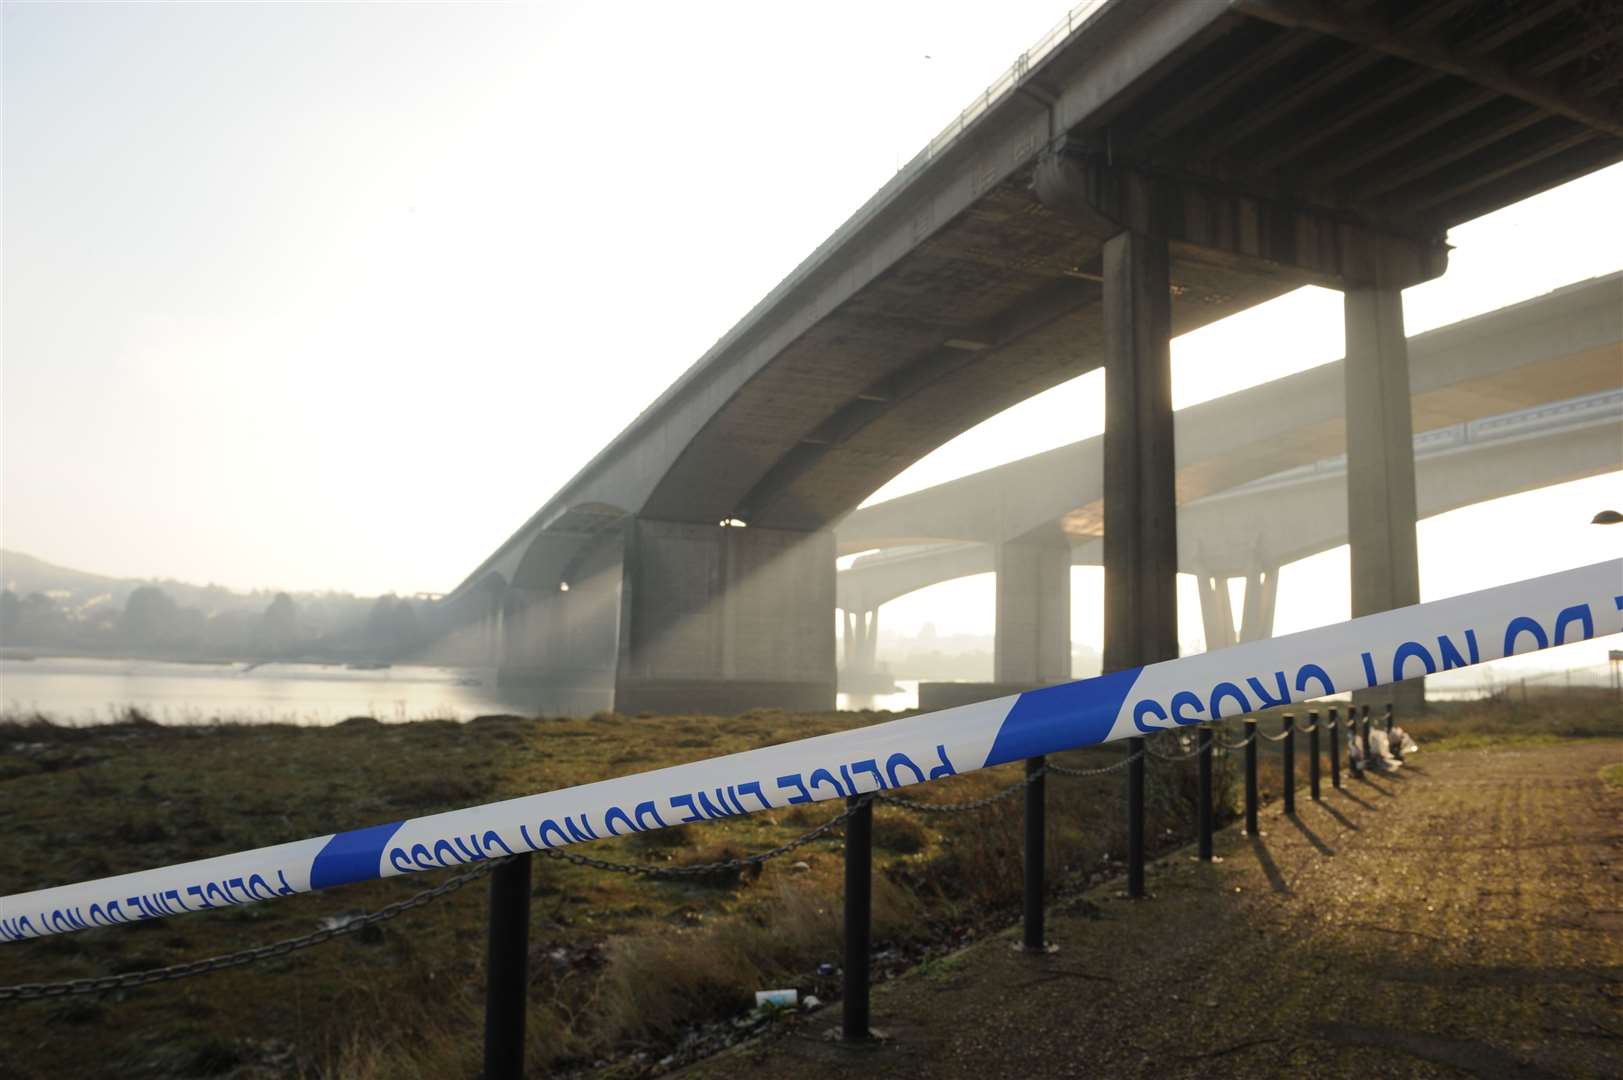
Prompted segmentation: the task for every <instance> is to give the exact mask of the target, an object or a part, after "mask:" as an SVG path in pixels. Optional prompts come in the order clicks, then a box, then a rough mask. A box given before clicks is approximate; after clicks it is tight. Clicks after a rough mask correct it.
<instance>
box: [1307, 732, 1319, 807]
mask: <svg viewBox="0 0 1623 1080" xmlns="http://www.w3.org/2000/svg"><path fill="white" fill-rule="evenodd" d="M1307 788H1308V792H1309V793H1310V794H1311V795H1312V796H1313V801H1314V802H1318V801H1319V714H1318V713H1317V712H1310V713H1308V714H1307Z"/></svg>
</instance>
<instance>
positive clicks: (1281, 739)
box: [1257, 731, 1291, 742]
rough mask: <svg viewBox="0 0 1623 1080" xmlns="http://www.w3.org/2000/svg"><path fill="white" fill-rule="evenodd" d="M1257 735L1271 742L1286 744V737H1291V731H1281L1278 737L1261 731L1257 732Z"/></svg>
mask: <svg viewBox="0 0 1623 1080" xmlns="http://www.w3.org/2000/svg"><path fill="white" fill-rule="evenodd" d="M1257 734H1258V735H1259V736H1261V737H1262V738H1264V739H1267V740H1268V741H1269V742H1284V741H1285V737H1286V736H1288V735H1290V734H1291V732H1290V731H1281V732H1280V733H1279V734H1278V735H1270V734H1268V733H1267V732H1266V731H1259V732H1257Z"/></svg>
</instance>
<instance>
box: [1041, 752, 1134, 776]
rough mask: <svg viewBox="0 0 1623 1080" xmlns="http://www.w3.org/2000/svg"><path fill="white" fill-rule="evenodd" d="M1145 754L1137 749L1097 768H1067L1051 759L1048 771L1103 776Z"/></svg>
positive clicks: (1124, 766) (1122, 767)
mask: <svg viewBox="0 0 1623 1080" xmlns="http://www.w3.org/2000/svg"><path fill="white" fill-rule="evenodd" d="M1143 756H1144V751H1142V750H1135V751H1133V752H1132V753H1131V754H1128V755H1127V756H1126V757H1124V758H1122V759H1120V760H1119V761H1115V762H1112V763H1111V764H1109V765H1105V766H1102V767H1100V768H1097V769H1069V768H1066V767H1065V766H1064V765H1059V764H1056V763H1054V762H1052V761H1050V762H1049V763H1048V771H1049V772H1054V773H1058V774H1059V775H1061V776H1072V777H1084V776H1103V775H1104V774H1105V773H1112V772H1115V771H1116V770H1117V769H1125V768H1126V767H1127V766H1129V765H1131V764H1132V763H1133V762H1135V761H1137V760H1138V759H1139V758H1141V757H1143Z"/></svg>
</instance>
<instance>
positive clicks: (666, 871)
mask: <svg viewBox="0 0 1623 1080" xmlns="http://www.w3.org/2000/svg"><path fill="white" fill-rule="evenodd" d="M1254 737H1255V736H1254V735H1253V736H1248V737H1247V738H1246V739H1245V740H1242V741H1241V742H1239V743H1234V744H1232V745H1231V744H1228V743H1224V742H1222V741H1221V740H1218V741H1217V745H1219V746H1223V747H1224V748H1225V749H1239V748H1240V747H1243V746H1245V745H1246V743H1247V742H1249V741H1251V739H1252V738H1254ZM1264 737H1265V738H1266V737H1268V736H1264ZM1275 741H1277V739H1276V740H1275ZM1200 750H1201V748H1200V747H1199V746H1198V745H1197V746H1196V747H1195V748H1194V749H1193V750H1191V751H1189V752H1187V753H1179V754H1162V753H1159V752H1157V751H1155V750H1153V749H1151V747H1150V744H1149V743H1145V745H1144V746H1143V748H1141V749H1139V750H1136V751H1134V752H1133V753H1131V754H1128V755H1125V756H1123V757H1122V758H1120V759H1118V760H1116V761H1114V762H1111V763H1110V764H1109V765H1103V766H1099V767H1096V768H1087V769H1078V768H1072V767H1069V766H1065V765H1061V764H1058V763H1057V762H1052V761H1051V762H1047V763H1045V764H1044V765H1043V766H1042V767H1041V768H1038V769H1035V770H1033V771H1031V772H1028V773H1026V774H1025V775H1024V776H1022V777H1021V778H1020V779H1019V780H1017V781H1015V782H1014V783H1012V784H1010V785H1008V786H1007V787H1004V788H1000V789H999V790H997V791H994V792H992V793H991V794H990V795H986V796H983V797H982V798H979V799H971V800H968V801H965V802H957V803H927V802H919V801H918V800H916V799H910V798H907V797H906V796H902V795H893V794H888V793H882V792H870V793H867V794H865V795H862V796H859V797H858V798H857V799H856V800H855V801H853V802H852V803H851V804H850V805H849V806H847V807H846V809H845V810H844V811H843V812H842V813H839V814H836V815H835V816H833V817H831V818H829V819H828V820H827V821H824V822H823V823H822V824H820V825H818V826H816V827H815V828H812V829H810V830H808V831H807V832H804V833H802V834H800V835H799V836H797V837H795V838H794V839H792V840H789V841H787V842H785V843H782V844H779V845H778V846H777V847H773V848H769V849H767V850H766V851H761V852H756V853H753V854H750V855H739V856H736V857H734V858H729V859H722V860H719V861H716V862H708V863H694V864H691V865H687V866H661V865H656V864H648V863H621V862H614V861H612V860H609V859H599V858H594V857H593V856H590V855H583V854H580V853H579V852H575V851H570V850H568V849H566V848H547V849H544V850H542V851H539V852H537V853H536V854H539V855H542V856H544V857H545V858H548V859H554V860H558V861H560V862H567V863H570V864H572V865H575V866H581V867H586V868H589V869H593V870H602V871H605V872H607V873H615V874H626V875H628V876H631V877H641V878H645V879H667V880H682V879H694V878H707V877H717V876H719V875H722V874H726V873H732V872H737V871H742V870H745V869H747V868H749V867H752V866H760V865H762V864H764V863H766V862H769V861H771V860H772V859H776V858H779V857H781V856H784V855H787V854H789V853H790V852H792V851H796V850H798V849H799V848H802V847H805V846H806V845H807V844H810V843H813V842H815V841H817V840H819V839H821V838H822V837H824V836H826V835H828V833H829V832H831V831H832V830H834V829H835V828H837V827H838V826H840V825H843V824H844V823H845V822H847V821H849V820H850V819H851V816H852V815H853V814H855V813H857V812H858V811H859V810H861V809H863V808H865V807H868V806H871V805H873V804H874V803H876V802H883V803H886V804H888V805H891V806H895V807H897V808H899V809H902V810H909V811H914V812H917V813H924V814H967V813H973V812H975V811H977V810H984V809H986V808H987V807H990V806H994V805H996V804H998V803H1000V802H1003V801H1004V800H1006V799H1009V798H1011V797H1012V796H1014V795H1015V794H1017V793H1019V792H1021V791H1024V790H1026V789H1027V788H1029V787H1030V786H1031V785H1032V784H1033V783H1034V782H1036V781H1037V780H1039V779H1041V778H1042V777H1044V776H1046V775H1048V774H1049V773H1053V774H1055V775H1056V776H1064V777H1068V778H1072V779H1086V778H1089V777H1096V776H1104V775H1107V774H1109V773H1113V772H1118V771H1120V770H1122V769H1125V768H1126V767H1127V766H1128V765H1131V764H1132V763H1133V762H1135V761H1138V760H1140V759H1142V758H1144V757H1145V756H1146V755H1147V756H1150V757H1154V758H1156V759H1159V760H1162V761H1184V760H1188V759H1189V758H1192V757H1194V756H1196V755H1197V754H1199V753H1200ZM511 858H512V857H506V858H500V859H492V860H489V861H486V862H482V863H479V864H478V865H476V866H475V867H473V868H472V869H470V870H468V871H466V872H464V873H461V874H458V875H456V876H455V877H452V878H448V879H446V880H445V881H443V882H441V883H440V884H439V885H436V886H434V887H433V888H431V889H425V890H423V891H422V892H419V893H415V894H413V895H412V896H409V897H407V898H406V899H404V900H397V901H395V902H394V903H392V904H387V905H385V906H384V907H381V908H379V909H378V910H377V911H374V912H368V913H365V914H361V915H356V916H353V917H350V918H347V919H344V920H343V921H341V922H339V921H336V920H331V921H329V925H325V926H323V927H322V928H320V929H318V930H315V931H312V932H311V933H308V934H304V935H301V936H299V937H294V938H286V939H283V940H281V941H275V942H271V943H270V944H267V945H256V946H253V947H252V948H247V949H241V950H239V951H237V952H233V953H225V954H223V955H220V956H211V957H206V958H204V959H201V960H189V961H186V962H184V963H180V964H172V965H169V966H167V967H161V968H152V969H148V970H144V971H130V972H124V973H121V974H117V975H101V976H93V977H88V978H82V979H69V980H65V981H62V982H52V983H19V984H17V985H14V986H0V1001H29V1000H38V999H46V998H60V997H70V996H75V995H80V994H99V993H107V992H110V991H115V990H126V989H132V988H134V987H139V986H147V985H150V984H152V983H160V982H171V981H173V980H176V979H186V978H190V977H192V976H194V975H203V974H207V973H208V972H213V971H222V970H225V969H227V968H235V967H242V966H245V965H247V964H253V963H257V962H259V961H261V960H269V959H273V958H275V957H279V956H287V955H288V954H290V953H295V952H299V951H302V950H304V949H309V948H313V947H315V946H317V945H323V944H326V943H327V942H329V941H336V940H338V939H339V938H343V937H348V936H350V935H353V934H357V933H359V932H361V931H362V930H365V929H367V928H369V927H372V926H376V925H378V924H380V923H384V922H388V921H389V920H391V919H395V918H398V917H400V916H401V915H404V914H405V913H406V912H408V911H412V910H414V909H416V908H420V907H423V906H424V905H426V904H430V903H432V902H433V901H435V900H437V899H439V898H440V897H442V896H446V895H448V894H450V893H453V892H456V891H457V890H459V889H461V888H462V887H463V886H465V885H467V884H469V883H470V882H473V881H476V880H478V879H479V878H482V877H484V876H486V875H487V874H489V873H490V872H491V871H492V870H494V869H495V868H496V867H498V866H501V865H502V864H504V863H507V862H509V861H511Z"/></svg>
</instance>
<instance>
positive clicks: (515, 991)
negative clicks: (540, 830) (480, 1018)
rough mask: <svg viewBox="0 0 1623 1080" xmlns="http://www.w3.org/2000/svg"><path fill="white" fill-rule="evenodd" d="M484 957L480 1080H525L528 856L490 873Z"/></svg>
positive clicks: (528, 977) (527, 983) (523, 856)
mask: <svg viewBox="0 0 1623 1080" xmlns="http://www.w3.org/2000/svg"><path fill="white" fill-rule="evenodd" d="M489 933H490V939H489V945H488V952H487V954H486V958H485V1072H484V1080H521V1078H522V1077H523V1076H524V1016H525V1013H526V1011H527V1009H528V1005H529V1002H528V1000H527V995H528V992H529V986H530V974H529V959H530V854H529V852H525V853H524V854H523V855H518V856H515V857H514V858H513V860H512V861H511V862H507V863H504V864H502V865H501V866H498V867H496V869H494V870H492V871H491V873H490V931H489Z"/></svg>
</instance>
